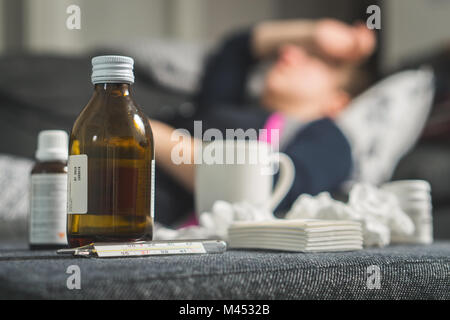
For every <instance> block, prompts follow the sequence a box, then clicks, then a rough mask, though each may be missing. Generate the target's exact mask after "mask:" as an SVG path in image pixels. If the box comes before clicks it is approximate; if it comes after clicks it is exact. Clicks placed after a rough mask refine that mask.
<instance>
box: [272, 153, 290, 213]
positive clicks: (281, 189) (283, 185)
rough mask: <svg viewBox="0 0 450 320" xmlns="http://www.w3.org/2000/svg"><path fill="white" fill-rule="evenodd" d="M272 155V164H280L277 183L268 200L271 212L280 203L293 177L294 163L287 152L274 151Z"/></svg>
mask: <svg viewBox="0 0 450 320" xmlns="http://www.w3.org/2000/svg"><path fill="white" fill-rule="evenodd" d="M272 156H273V157H272V159H271V162H272V165H274V164H275V163H276V164H279V166H280V176H279V177H278V181H277V184H276V186H275V188H274V190H273V193H272V197H271V198H270V200H269V204H268V207H269V210H270V211H271V212H273V211H274V210H275V208H276V207H277V206H278V205H279V204H280V202H281V200H283V199H284V197H285V196H286V194H287V193H288V191H289V189H290V188H291V186H292V183H293V182H294V178H295V167H294V163H293V162H292V160H291V158H290V157H289V156H288V155H287V154H285V153H282V152H276V153H274V154H273V155H272ZM276 172H277V171H275V172H274V174H275V173H276Z"/></svg>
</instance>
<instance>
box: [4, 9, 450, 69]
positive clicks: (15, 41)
mask: <svg viewBox="0 0 450 320" xmlns="http://www.w3.org/2000/svg"><path fill="white" fill-rule="evenodd" d="M71 4H75V5H78V6H79V7H80V8H81V30H68V29H67V28H65V27H64V26H65V22H66V19H67V16H68V15H67V14H66V8H67V7H68V6H69V5H71ZM371 4H377V5H379V6H380V8H381V11H382V29H381V33H382V34H383V37H382V38H381V41H380V55H379V59H380V60H381V65H382V67H383V68H384V70H387V69H389V68H394V67H396V66H398V65H399V64H400V63H401V62H402V60H404V59H405V58H410V57H412V56H418V55H421V54H424V53H428V52H429V51H430V50H433V49H436V48H438V47H441V46H443V45H445V43H446V42H447V43H448V42H449V39H450V28H449V22H448V21H449V20H448V19H449V16H450V1H447V0H395V1H374V0H373V1H367V0H358V1H355V0H334V1H333V0H318V1H312V0H245V1H242V0H227V1H223V0H188V1H186V0H129V1H120V0H57V1H55V0H0V15H1V17H2V18H1V19H0V52H2V53H5V52H17V51H22V50H24V51H31V52H40V53H42V52H49V51H52V52H59V53H70V54H74V53H83V52H86V51H88V50H90V49H92V48H94V47H95V46H98V45H99V44H103V43H116V42H120V41H123V40H124V39H127V38H142V37H147V38H173V39H179V40H189V41H198V42H208V43H214V42H215V41H217V40H218V39H220V37H221V36H222V35H223V34H224V33H226V32H229V31H230V30H231V29H235V28H238V27H244V26H249V25H251V24H253V23H255V22H258V21H261V20H266V19H282V18H322V17H334V18H338V19H341V20H344V21H348V22H353V21H355V20H356V19H363V18H364V17H365V16H366V17H368V16H369V15H368V14H365V11H366V8H367V7H368V6H369V5H371Z"/></svg>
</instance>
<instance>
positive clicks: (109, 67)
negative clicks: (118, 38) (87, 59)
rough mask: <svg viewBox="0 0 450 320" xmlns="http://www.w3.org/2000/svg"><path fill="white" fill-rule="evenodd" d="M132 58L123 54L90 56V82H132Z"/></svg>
mask: <svg viewBox="0 0 450 320" xmlns="http://www.w3.org/2000/svg"><path fill="white" fill-rule="evenodd" d="M133 65H134V60H133V59H132V58H130V57H124V56H98V57H94V58H92V77H91V79H92V83H93V84H97V83H134V74H133Z"/></svg>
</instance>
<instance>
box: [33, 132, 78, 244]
mask: <svg viewBox="0 0 450 320" xmlns="http://www.w3.org/2000/svg"><path fill="white" fill-rule="evenodd" d="M68 140H69V139H68V134H67V133H66V132H65V131H62V130H45V131H41V132H40V133H39V136H38V147H37V151H36V160H37V162H36V164H35V165H34V167H33V169H32V170H31V192H30V216H29V246H30V249H57V248H64V247H67V236H66V229H67V158H68Z"/></svg>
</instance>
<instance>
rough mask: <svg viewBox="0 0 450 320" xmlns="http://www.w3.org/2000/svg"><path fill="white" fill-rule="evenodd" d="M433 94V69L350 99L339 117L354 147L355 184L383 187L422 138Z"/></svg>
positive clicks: (404, 76) (382, 83)
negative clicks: (349, 102) (364, 183)
mask: <svg viewBox="0 0 450 320" xmlns="http://www.w3.org/2000/svg"><path fill="white" fill-rule="evenodd" d="M433 96H434V76H433V72H432V71H431V70H429V69H425V68H424V69H419V70H408V71H402V72H399V73H396V74H394V75H392V76H389V77H388V78H386V79H384V80H382V81H380V82H379V83H377V84H376V85H374V86H373V87H371V88H370V89H368V90H367V91H365V92H364V93H363V94H361V95H360V96H358V97H357V98H355V99H354V100H353V101H352V103H351V104H350V106H349V107H348V108H347V109H346V110H345V111H344V112H343V113H342V114H341V115H340V116H339V117H338V119H337V120H336V123H337V125H338V126H339V128H340V129H341V130H342V132H343V133H344V134H345V135H346V137H347V138H348V140H349V142H350V145H351V147H352V152H353V159H354V169H353V175H352V178H351V182H366V183H370V184H373V185H379V184H380V183H383V182H385V181H388V180H389V179H390V178H391V177H392V174H393V172H394V169H395V167H396V165H397V163H398V162H399V160H400V159H401V158H402V157H403V156H404V155H405V154H406V153H407V152H408V151H409V150H410V149H411V148H412V147H413V145H414V144H415V143H416V141H417V139H418V138H419V136H420V134H421V131H422V129H423V127H424V125H425V122H426V120H427V117H428V114H429V112H430V109H431V105H432V101H433Z"/></svg>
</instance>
